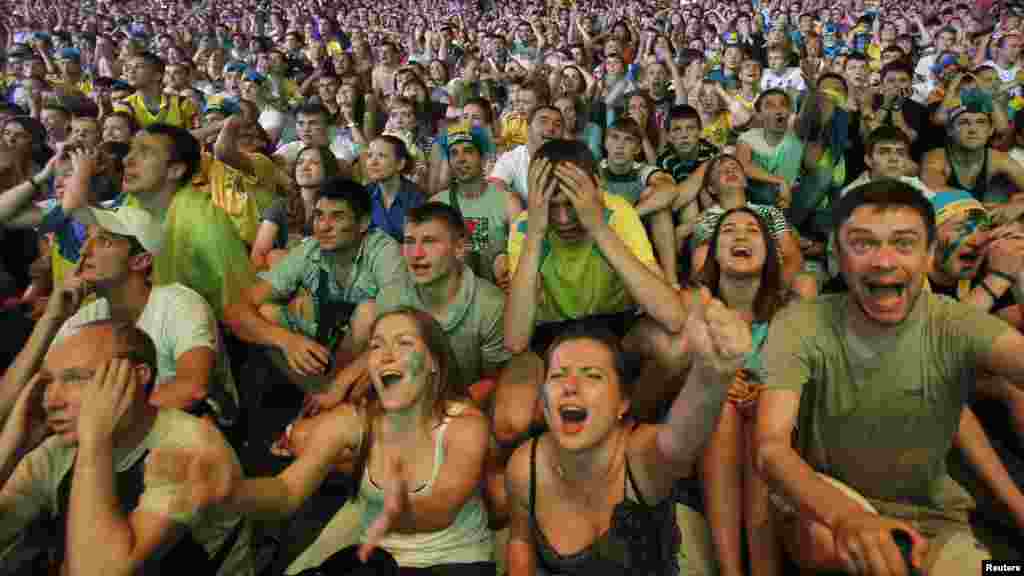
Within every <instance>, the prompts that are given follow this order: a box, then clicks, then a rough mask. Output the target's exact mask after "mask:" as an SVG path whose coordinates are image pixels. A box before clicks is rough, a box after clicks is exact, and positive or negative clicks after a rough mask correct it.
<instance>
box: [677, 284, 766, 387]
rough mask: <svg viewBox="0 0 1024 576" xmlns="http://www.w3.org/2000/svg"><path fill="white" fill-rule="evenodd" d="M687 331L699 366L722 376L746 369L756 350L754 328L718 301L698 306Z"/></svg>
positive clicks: (692, 314)
mask: <svg viewBox="0 0 1024 576" xmlns="http://www.w3.org/2000/svg"><path fill="white" fill-rule="evenodd" d="M684 331H685V333H686V341H687V345H688V347H689V349H690V351H691V352H692V353H693V355H694V361H695V363H696V365H697V366H699V367H702V368H704V369H707V370H711V371H713V372H715V373H716V374H719V375H721V376H729V375H732V374H735V373H736V371H737V370H739V369H740V368H742V367H743V361H744V360H745V358H746V355H747V354H748V353H750V351H751V349H752V343H751V337H750V326H748V325H747V323H746V322H744V321H743V318H741V317H740V315H739V313H738V312H736V311H734V310H730V309H729V308H726V307H725V304H722V302H721V301H720V300H717V299H713V298H712V299H710V300H709V301H708V302H707V303H705V304H698V305H696V306H694V307H693V310H692V311H691V312H690V314H689V316H688V318H687V320H686V326H685V328H684Z"/></svg>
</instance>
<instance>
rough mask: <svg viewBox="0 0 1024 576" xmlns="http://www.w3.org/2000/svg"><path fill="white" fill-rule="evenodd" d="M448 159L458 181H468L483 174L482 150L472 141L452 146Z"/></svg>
mask: <svg viewBox="0 0 1024 576" xmlns="http://www.w3.org/2000/svg"><path fill="white" fill-rule="evenodd" d="M448 161H449V163H450V164H451V168H452V172H453V173H454V175H455V180H456V181H458V182H468V181H471V180H474V179H476V178H479V177H480V176H481V175H483V157H482V156H481V154H480V150H478V149H477V147H476V146H475V145H474V144H472V143H470V142H460V143H458V144H455V145H454V146H452V147H451V148H450V149H449V150H448Z"/></svg>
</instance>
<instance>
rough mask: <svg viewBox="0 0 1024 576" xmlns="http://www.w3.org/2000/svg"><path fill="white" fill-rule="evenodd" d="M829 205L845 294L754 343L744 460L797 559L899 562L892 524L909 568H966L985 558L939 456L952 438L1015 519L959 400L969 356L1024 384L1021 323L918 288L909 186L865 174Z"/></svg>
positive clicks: (922, 256)
mask: <svg viewBox="0 0 1024 576" xmlns="http://www.w3.org/2000/svg"><path fill="white" fill-rule="evenodd" d="M834 218H835V223H836V225H835V230H836V231H837V232H836V234H837V246H838V253H839V260H840V269H841V272H842V274H843V276H844V279H845V280H846V283H847V285H848V286H849V293H847V294H837V295H830V296H825V297H821V298H818V299H815V300H812V301H808V302H803V303H800V304H797V305H794V306H792V307H791V308H789V309H788V310H785V311H783V312H782V313H780V314H779V315H778V316H776V318H775V320H774V321H773V322H772V325H771V328H770V331H769V335H768V338H767V341H766V344H765V347H764V349H763V351H762V359H763V362H764V379H765V390H764V391H763V392H762V396H761V397H760V404H759V408H758V432H757V448H756V450H757V465H758V468H759V470H760V473H761V474H762V475H763V476H764V478H765V479H766V480H767V481H768V482H769V484H770V486H772V488H773V490H774V492H775V496H776V498H775V502H776V504H777V506H778V507H779V508H780V510H781V511H782V514H783V517H784V518H785V519H786V522H783V523H782V526H783V533H782V537H783V539H784V540H787V541H788V542H789V543H792V544H795V546H788V548H789V549H790V550H793V551H794V556H795V557H794V558H793V560H794V561H796V562H797V563H798V564H799V565H801V567H803V568H807V569H812V570H846V571H848V572H851V573H856V574H903V573H905V572H904V571H905V569H906V566H905V563H904V561H903V559H902V558H901V555H900V551H899V548H898V547H897V546H896V544H895V541H894V538H893V531H903V532H905V533H906V534H907V535H908V536H909V537H910V540H911V544H912V561H913V564H914V566H915V567H917V568H919V569H923V570H926V571H927V572H928V573H930V574H966V573H977V571H978V570H979V569H980V566H981V560H982V559H985V558H989V557H990V556H989V554H988V552H987V550H985V548H984V546H982V545H981V544H980V543H978V542H977V541H976V540H975V539H974V536H973V535H972V533H971V529H970V526H969V524H968V522H967V520H968V513H969V511H970V510H971V509H972V508H973V506H974V502H973V499H972V498H971V496H970V495H969V494H968V493H967V492H966V491H964V490H963V488H961V487H960V486H959V485H957V484H956V483H955V482H954V481H953V480H952V479H950V478H949V476H948V474H947V473H946V468H945V459H946V455H947V453H948V452H949V450H950V448H952V447H953V446H954V445H955V446H957V447H959V448H960V449H962V450H964V452H965V453H966V454H967V455H968V460H969V461H970V462H971V463H972V465H973V466H974V468H975V469H976V470H977V472H978V474H979V476H981V477H982V478H984V479H985V481H986V482H987V483H988V484H989V486H990V488H992V490H993V492H994V493H995V494H997V495H998V496H999V497H1000V498H1001V499H1002V500H1003V501H1004V502H1005V504H1007V506H1008V507H1009V509H1010V510H1011V511H1013V514H1014V516H1015V520H1016V523H1017V524H1018V525H1019V526H1021V527H1024V494H1022V493H1021V492H1020V490H1019V489H1017V487H1016V486H1015V485H1014V484H1013V482H1012V481H1011V480H1010V479H1009V476H1008V475H1007V474H1006V470H1005V468H1004V467H1003V466H1002V463H1001V462H1000V461H999V459H998V457H997V456H996V454H995V452H994V451H993V450H992V447H991V445H990V444H988V442H987V440H986V439H985V436H984V434H983V432H981V429H980V426H979V424H978V422H977V420H976V419H975V418H974V416H973V414H972V413H971V412H970V410H969V409H967V407H966V404H965V402H966V400H967V397H968V394H969V390H970V387H971V386H972V385H973V382H974V372H975V370H977V369H985V370H988V371H991V372H993V373H996V374H1000V375H1004V376H1006V377H1008V378H1009V379H1010V380H1011V381H1014V382H1021V381H1024V356H1022V355H1021V354H1020V353H1019V351H1020V350H1022V349H1024V336H1021V334H1020V333H1018V332H1017V331H1016V330H1013V329H1012V328H1011V327H1010V326H1009V325H1007V324H1005V323H1003V322H1002V321H1001V320H999V319H997V318H994V317H992V316H991V315H988V314H986V313H984V312H981V311H978V310H975V309H974V308H972V307H970V306H967V305H964V304H960V303H958V302H955V301H953V300H950V299H947V298H945V297H941V296H937V295H935V294H932V293H930V292H927V291H925V290H924V289H923V286H924V279H925V276H926V274H927V271H928V270H929V269H930V265H931V261H932V253H933V249H934V240H935V218H934V215H933V213H932V209H931V206H930V204H929V203H928V201H927V200H926V199H925V198H924V197H923V196H922V195H921V193H920V192H918V191H917V190H916V189H914V188H913V187H911V186H909V185H907V184H905V183H902V182H900V181H896V180H878V181H873V182H871V183H868V184H866V185H864V186H862V187H860V188H857V189H855V190H853V191H851V192H850V193H849V194H847V195H846V196H845V197H844V198H843V199H842V200H841V201H840V203H839V205H838V206H837V209H836V210H835V212H834ZM794 429H796V430H798V435H797V438H796V441H795V442H793V441H792V432H793V430H794ZM792 510H795V511H797V512H795V513H793V512H791V511H792ZM787 512H788V513H787Z"/></svg>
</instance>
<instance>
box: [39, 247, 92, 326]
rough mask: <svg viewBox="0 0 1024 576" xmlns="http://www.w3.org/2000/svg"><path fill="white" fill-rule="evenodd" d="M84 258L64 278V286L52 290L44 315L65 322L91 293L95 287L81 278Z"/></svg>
mask: <svg viewBox="0 0 1024 576" xmlns="http://www.w3.org/2000/svg"><path fill="white" fill-rule="evenodd" d="M84 263H85V258H84V257H82V258H81V259H79V261H78V264H77V265H76V266H75V268H74V270H73V271H72V272H71V273H70V274H68V275H66V276H65V277H64V284H63V285H61V286H60V287H58V288H57V289H56V290H54V292H53V294H51V295H50V298H49V300H48V301H47V303H46V311H45V314H46V315H48V316H49V317H50V318H53V319H56V320H61V321H63V320H67V319H68V318H70V317H71V316H72V315H74V313H75V312H77V311H78V307H79V306H81V305H82V302H83V301H84V300H85V299H86V297H88V296H89V294H91V293H92V291H93V290H94V289H95V286H94V285H93V284H92V283H91V282H89V281H86V280H85V279H84V278H82V266H83V265H84Z"/></svg>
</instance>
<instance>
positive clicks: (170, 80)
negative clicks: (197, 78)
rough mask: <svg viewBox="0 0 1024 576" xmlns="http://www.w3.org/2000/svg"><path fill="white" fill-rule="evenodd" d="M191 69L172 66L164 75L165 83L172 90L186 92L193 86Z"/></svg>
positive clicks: (168, 67)
mask: <svg viewBox="0 0 1024 576" xmlns="http://www.w3.org/2000/svg"><path fill="white" fill-rule="evenodd" d="M189 76H190V69H189V67H188V66H186V65H184V64H170V65H168V66H167V68H166V70H165V75H164V82H165V83H166V85H167V87H168V88H169V89H171V90H184V89H185V88H188V86H189V84H191V82H190V80H191V78H189Z"/></svg>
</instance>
